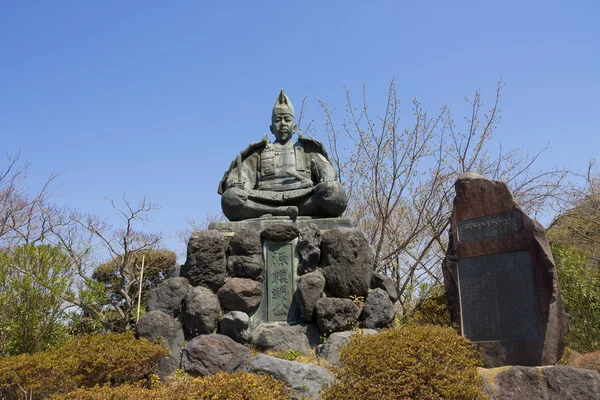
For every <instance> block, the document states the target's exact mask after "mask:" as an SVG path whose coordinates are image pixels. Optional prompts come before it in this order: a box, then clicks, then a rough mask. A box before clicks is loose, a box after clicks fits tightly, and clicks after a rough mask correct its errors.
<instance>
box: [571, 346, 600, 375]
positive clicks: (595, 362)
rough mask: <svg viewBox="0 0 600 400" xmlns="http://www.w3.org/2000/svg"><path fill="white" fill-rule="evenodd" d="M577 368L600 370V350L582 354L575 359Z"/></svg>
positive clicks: (574, 363)
mask: <svg viewBox="0 0 600 400" xmlns="http://www.w3.org/2000/svg"><path fill="white" fill-rule="evenodd" d="M573 365H574V366H576V367H577V368H585V369H595V370H596V371H598V372H600V351H594V352H592V353H587V354H582V355H580V356H579V357H577V358H576V359H575V360H574V361H573Z"/></svg>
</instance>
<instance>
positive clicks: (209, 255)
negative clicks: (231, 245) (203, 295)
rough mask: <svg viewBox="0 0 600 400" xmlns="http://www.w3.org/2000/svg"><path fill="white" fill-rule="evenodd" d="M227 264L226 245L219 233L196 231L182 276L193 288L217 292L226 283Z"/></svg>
mask: <svg viewBox="0 0 600 400" xmlns="http://www.w3.org/2000/svg"><path fill="white" fill-rule="evenodd" d="M226 270H227V263H226V260H225V243H224V242H223V238H222V236H221V233H219V231H214V230H203V231H195V232H194V233H192V237H191V238H190V241H189V242H188V248H187V260H186V261H185V264H184V265H183V267H182V268H181V276H183V277H185V278H187V279H188V281H189V282H190V284H191V285H192V286H205V287H207V288H209V289H212V290H213V291H217V290H218V289H219V288H220V287H221V286H222V285H223V282H225V275H226Z"/></svg>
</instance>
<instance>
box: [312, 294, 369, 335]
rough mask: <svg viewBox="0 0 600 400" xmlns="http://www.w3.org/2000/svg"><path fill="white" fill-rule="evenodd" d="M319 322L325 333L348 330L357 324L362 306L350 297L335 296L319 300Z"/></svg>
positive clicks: (317, 308)
mask: <svg viewBox="0 0 600 400" xmlns="http://www.w3.org/2000/svg"><path fill="white" fill-rule="evenodd" d="M316 310H317V323H318V324H319V329H320V330H321V332H323V333H333V332H340V331H346V330H349V329H351V328H352V327H353V325H355V324H356V322H357V320H358V317H359V315H360V311H361V310H360V308H359V307H358V306H357V305H356V304H354V302H353V301H352V300H350V299H338V298H334V297H329V298H322V299H319V300H318V301H317V307H316Z"/></svg>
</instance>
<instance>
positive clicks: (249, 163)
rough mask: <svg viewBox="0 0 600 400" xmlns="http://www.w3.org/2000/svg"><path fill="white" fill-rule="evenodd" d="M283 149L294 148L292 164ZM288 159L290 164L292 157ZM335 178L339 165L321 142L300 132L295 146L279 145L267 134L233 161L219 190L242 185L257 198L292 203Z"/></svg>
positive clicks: (262, 201) (258, 199) (268, 201)
mask: <svg viewBox="0 0 600 400" xmlns="http://www.w3.org/2000/svg"><path fill="white" fill-rule="evenodd" d="M281 149H287V150H289V151H293V153H294V154H293V156H292V159H293V160H292V162H291V164H290V165H283V166H282V163H281V161H282V160H284V159H283V158H281V157H282V156H281V155H280V154H279V153H280V151H276V150H281ZM292 149H293V150H292ZM278 157H280V158H279V159H278ZM285 160H287V161H288V164H289V161H290V158H287V159H285ZM335 179H336V172H335V168H333V166H332V165H331V161H330V159H329V156H328V154H327V151H326V150H325V148H324V146H323V145H322V144H321V143H320V142H318V141H316V140H314V139H311V138H306V137H302V136H299V137H298V141H297V142H296V143H294V144H293V147H287V148H286V147H277V146H276V145H275V144H272V143H270V142H269V139H268V138H267V136H266V135H265V136H264V137H263V139H262V140H261V141H259V142H256V143H252V144H250V145H249V146H248V147H247V148H246V149H244V150H243V151H242V152H241V153H240V154H239V155H238V157H237V158H236V159H235V160H233V161H232V162H231V165H230V166H229V168H228V169H227V171H226V172H225V174H224V175H223V179H222V180H221V182H220V183H219V189H218V193H219V194H223V193H224V192H225V190H227V189H228V188H230V187H233V186H238V187H242V188H243V189H244V190H245V191H246V192H247V193H248V198H249V199H252V200H254V201H258V202H261V203H270V204H274V205H276V204H290V203H293V202H295V201H296V200H298V199H301V198H305V197H307V196H308V195H310V194H311V193H312V191H313V187H314V185H316V184H317V183H319V182H322V181H334V180H335Z"/></svg>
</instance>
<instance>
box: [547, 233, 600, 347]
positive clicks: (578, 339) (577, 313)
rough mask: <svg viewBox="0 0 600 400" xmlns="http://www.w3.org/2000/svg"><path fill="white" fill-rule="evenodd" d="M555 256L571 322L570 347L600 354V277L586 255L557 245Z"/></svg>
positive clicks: (568, 338) (554, 248) (568, 340)
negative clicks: (596, 351) (599, 351)
mask: <svg viewBox="0 0 600 400" xmlns="http://www.w3.org/2000/svg"><path fill="white" fill-rule="evenodd" d="M552 254H553V255H554V260H555V261H556V270H557V272H558V281H559V284H560V290H561V294H562V300H563V304H564V307H565V311H566V313H567V315H568V321H569V333H568V335H567V345H568V346H569V347H571V348H572V349H574V350H576V351H578V352H581V353H584V352H590V351H595V350H600V275H599V274H598V272H597V271H596V270H595V269H594V268H593V266H591V265H590V264H589V260H588V256H587V254H586V253H585V252H583V251H580V250H577V249H575V248H573V247H570V246H567V245H557V244H553V245H552Z"/></svg>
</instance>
